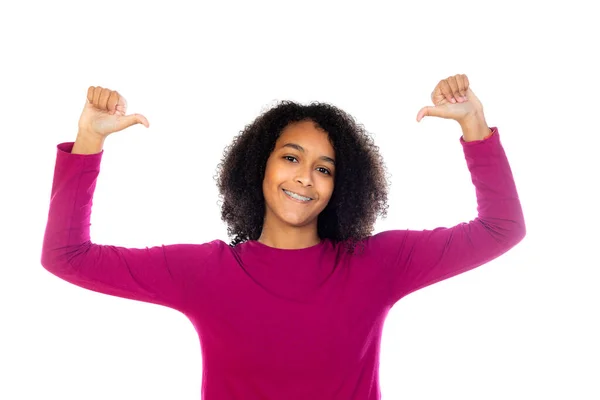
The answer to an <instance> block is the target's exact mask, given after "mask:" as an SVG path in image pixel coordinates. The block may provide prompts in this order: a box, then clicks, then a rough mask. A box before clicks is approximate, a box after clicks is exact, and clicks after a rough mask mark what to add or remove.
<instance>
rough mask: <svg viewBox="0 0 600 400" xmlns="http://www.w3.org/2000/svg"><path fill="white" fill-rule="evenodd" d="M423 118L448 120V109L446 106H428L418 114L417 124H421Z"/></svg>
mask: <svg viewBox="0 0 600 400" xmlns="http://www.w3.org/2000/svg"><path fill="white" fill-rule="evenodd" d="M423 117H441V118H448V115H447V109H446V107H444V106H435V107H431V106H426V107H423V108H421V109H420V110H419V112H418V113H417V122H421V120H422V119H423Z"/></svg>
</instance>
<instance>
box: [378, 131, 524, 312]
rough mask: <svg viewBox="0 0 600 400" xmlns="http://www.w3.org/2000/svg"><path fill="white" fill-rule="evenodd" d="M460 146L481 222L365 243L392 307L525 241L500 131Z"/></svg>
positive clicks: (393, 233)
mask: <svg viewBox="0 0 600 400" xmlns="http://www.w3.org/2000/svg"><path fill="white" fill-rule="evenodd" d="M460 143H461V145H462V147H463V152H464V155H465V159H466V162H467V167H468V169H469V171H470V173H471V180H472V182H473V184H474V186H475V194H476V197H477V212H478V216H477V218H475V219H474V220H472V221H470V222H468V223H467V222H462V223H459V224H458V225H456V226H453V227H450V228H446V227H438V228H435V229H433V230H428V229H426V230H420V231H417V230H389V231H384V232H381V233H378V234H376V235H374V236H372V237H370V238H369V240H368V241H367V246H368V248H369V250H370V253H371V254H374V255H376V256H375V257H376V263H378V264H379V265H380V266H381V267H382V271H383V274H382V277H381V278H382V279H383V282H382V285H384V287H386V288H388V289H389V293H390V304H394V303H395V302H397V301H398V300H400V299H401V298H402V297H404V296H406V295H408V294H410V293H412V292H414V291H416V290H419V289H421V288H424V287H426V286H429V285H431V284H434V283H436V282H439V281H441V280H444V279H448V278H451V277H453V276H456V275H458V274H461V273H463V272H466V271H469V270H471V269H474V268H476V267H478V266H480V265H483V264H485V263H487V262H489V261H491V260H493V259H495V258H497V257H499V256H500V255H502V254H504V253H505V252H507V251H508V250H510V249H511V248H512V247H514V246H515V245H516V244H517V243H519V242H520V241H521V240H522V239H523V238H524V236H525V232H526V230H525V221H524V217H523V212H522V209H521V203H520V200H519V197H518V194H517V189H516V186H515V182H514V179H513V175H512V171H511V168H510V165H509V162H508V159H507V157H506V154H505V152H504V149H503V147H502V144H501V142H500V135H499V133H498V129H497V128H496V127H493V128H492V132H491V133H490V135H488V136H487V137H486V138H485V139H484V140H478V141H473V142H465V141H464V139H463V138H462V136H461V137H460ZM388 285H389V286H388Z"/></svg>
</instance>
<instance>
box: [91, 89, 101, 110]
mask: <svg viewBox="0 0 600 400" xmlns="http://www.w3.org/2000/svg"><path fill="white" fill-rule="evenodd" d="M100 94H102V88H101V87H100V86H96V87H95V88H94V96H93V100H92V104H93V105H94V107H98V101H99V100H100Z"/></svg>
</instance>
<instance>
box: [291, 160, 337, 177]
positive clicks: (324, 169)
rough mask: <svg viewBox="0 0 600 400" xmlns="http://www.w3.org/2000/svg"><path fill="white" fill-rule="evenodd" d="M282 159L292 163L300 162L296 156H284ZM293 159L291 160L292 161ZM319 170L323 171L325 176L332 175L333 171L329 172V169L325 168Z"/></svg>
mask: <svg viewBox="0 0 600 400" xmlns="http://www.w3.org/2000/svg"><path fill="white" fill-rule="evenodd" d="M282 158H284V159H286V160H288V161H290V162H298V159H297V158H296V157H294V156H283V157H282ZM290 158H291V160H290ZM317 169H318V170H321V173H323V174H325V175H331V171H329V170H328V169H327V168H324V167H319V168H317Z"/></svg>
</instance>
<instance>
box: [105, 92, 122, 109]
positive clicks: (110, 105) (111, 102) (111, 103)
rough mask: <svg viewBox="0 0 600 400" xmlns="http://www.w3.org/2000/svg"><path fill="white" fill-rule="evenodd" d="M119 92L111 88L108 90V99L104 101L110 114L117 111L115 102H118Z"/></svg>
mask: <svg viewBox="0 0 600 400" xmlns="http://www.w3.org/2000/svg"><path fill="white" fill-rule="evenodd" d="M119 97H121V96H120V95H119V92H117V91H116V90H113V91H111V92H110V96H109V97H108V101H107V103H106V108H107V109H108V112H109V113H110V114H114V113H115V112H116V111H117V104H119Z"/></svg>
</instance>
